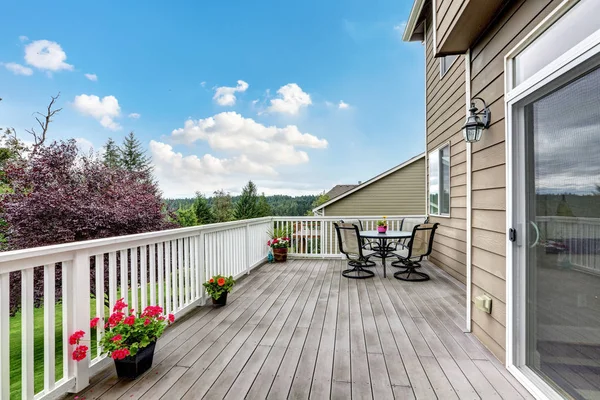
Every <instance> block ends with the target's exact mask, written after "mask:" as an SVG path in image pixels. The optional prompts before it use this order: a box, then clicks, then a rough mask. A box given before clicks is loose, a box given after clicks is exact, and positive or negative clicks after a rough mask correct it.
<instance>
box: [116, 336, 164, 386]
mask: <svg viewBox="0 0 600 400" xmlns="http://www.w3.org/2000/svg"><path fill="white" fill-rule="evenodd" d="M155 346H156V342H152V343H150V344H149V345H148V346H146V347H144V348H143V349H140V350H139V351H138V352H137V353H136V354H135V356H127V357H125V358H124V359H122V360H114V361H115V367H116V368H117V376H118V377H119V378H128V379H135V378H137V377H138V376H140V375H142V374H143V373H144V372H146V371H148V370H149V369H150V367H151V366H152V359H153V358H154V347H155Z"/></svg>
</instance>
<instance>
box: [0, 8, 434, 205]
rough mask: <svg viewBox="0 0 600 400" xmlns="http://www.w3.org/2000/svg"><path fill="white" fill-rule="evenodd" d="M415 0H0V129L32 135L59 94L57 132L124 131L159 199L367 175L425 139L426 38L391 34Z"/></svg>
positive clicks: (283, 188) (295, 189) (317, 187)
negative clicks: (150, 173) (153, 178)
mask: <svg viewBox="0 0 600 400" xmlns="http://www.w3.org/2000/svg"><path fill="white" fill-rule="evenodd" d="M411 5H412V0H393V1H392V0H379V1H372V2H368V3H367V2H365V1H358V0H352V1H323V0H321V1H312V0H305V1H300V2H280V1H279V2H278V1H262V2H247V1H244V2H242V1H238V2H194V1H181V2H152V1H151V2H144V3H141V2H121V1H119V2H117V1H104V2H95V3H89V2H79V1H78V2H75V1H61V2H56V3H53V6H52V7H47V5H46V3H42V2H37V1H34V2H28V3H27V5H25V4H24V3H23V2H11V3H10V4H4V5H3V6H2V8H3V10H2V11H3V15H4V16H5V18H3V35H1V36H0V63H2V64H1V65H0V97H1V98H3V101H2V102H1V103H0V126H13V127H15V128H16V129H17V130H18V132H19V134H20V135H21V137H22V138H23V139H28V138H27V134H26V133H25V132H24V129H26V128H29V127H31V126H33V124H34V122H35V121H34V120H33V117H32V116H31V114H32V113H33V112H35V111H41V110H43V109H44V108H45V106H46V104H47V102H48V100H49V99H50V96H51V95H54V94H56V93H57V92H60V93H61V98H60V102H59V106H61V107H63V111H62V112H61V113H60V114H59V115H58V116H57V117H56V120H55V122H54V123H53V125H51V128H50V138H51V139H57V140H58V139H65V138H78V140H79V141H80V142H81V143H82V147H87V146H89V145H92V146H93V147H94V149H95V150H100V149H101V147H102V145H103V144H104V143H105V142H106V140H107V138H108V137H112V138H114V139H115V140H116V141H118V142H120V141H121V140H122V138H123V137H124V136H125V135H126V134H127V133H128V132H129V131H134V132H135V133H136V135H137V136H138V137H139V138H140V139H141V141H142V142H143V144H144V146H146V148H147V149H148V152H149V154H150V155H151V156H152V157H153V160H154V163H155V165H156V175H157V178H158V180H159V183H160V185H161V188H162V190H163V192H164V194H165V195H166V196H168V197H181V196H189V195H192V194H193V193H194V191H196V190H200V191H202V192H204V193H206V194H210V193H212V191H214V190H216V189H219V188H224V189H226V190H229V191H231V192H232V193H236V192H239V190H240V188H241V186H242V185H243V184H244V183H245V182H246V181H247V180H248V179H253V180H254V181H255V182H256V183H257V185H258V187H259V190H260V191H264V192H266V193H267V194H274V193H282V194H305V193H316V192H320V191H322V190H327V189H329V188H330V187H331V186H333V185H335V184H341V183H356V182H357V181H359V180H360V181H365V180H367V179H369V178H371V177H373V176H375V175H377V174H379V173H381V172H383V171H384V170H386V169H388V168H391V167H393V166H395V165H397V164H399V163H401V162H403V161H404V160H406V159H408V158H410V157H412V156H414V155H416V154H418V153H420V152H422V151H423V150H424V134H423V132H424V98H423V96H424V78H423V74H424V70H423V69H424V67H423V63H424V59H423V47H422V45H421V44H419V43H403V42H402V41H401V34H402V29H403V27H404V23H405V21H406V19H407V18H408V14H409V12H410V7H411ZM32 9H36V10H40V9H43V10H44V11H43V12H33V13H32V12H31V10H32ZM86 74H88V76H87V77H86ZM92 74H93V75H94V76H92ZM90 78H91V79H90ZM94 78H95V80H92V79H94ZM136 114H137V118H135V117H136ZM186 121H187V122H186Z"/></svg>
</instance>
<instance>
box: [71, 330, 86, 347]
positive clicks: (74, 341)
mask: <svg viewBox="0 0 600 400" xmlns="http://www.w3.org/2000/svg"><path fill="white" fill-rule="evenodd" d="M84 335H85V332H84V331H77V332H75V333H73V334H72V335H71V336H69V344H71V345H73V344H79V340H80V339H81V338H82V337H83V336H84Z"/></svg>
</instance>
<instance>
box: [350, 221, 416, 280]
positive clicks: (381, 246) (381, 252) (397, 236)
mask: <svg viewBox="0 0 600 400" xmlns="http://www.w3.org/2000/svg"><path fill="white" fill-rule="evenodd" d="M359 235H360V237H361V238H364V239H375V240H377V247H373V250H374V251H375V253H374V254H373V257H378V258H381V264H382V265H383V277H384V278H385V277H386V273H385V259H386V258H388V256H389V255H390V254H392V252H393V250H395V249H391V248H388V240H401V239H410V237H411V236H412V232H410V231H390V230H388V231H387V232H385V233H379V232H378V231H360V232H359Z"/></svg>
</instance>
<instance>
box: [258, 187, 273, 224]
mask: <svg viewBox="0 0 600 400" xmlns="http://www.w3.org/2000/svg"><path fill="white" fill-rule="evenodd" d="M256 210H257V215H256V216H257V217H259V218H260V217H268V216H270V215H271V214H272V210H271V206H270V205H269V203H268V202H267V198H266V197H265V194H264V193H263V194H262V195H261V196H260V197H259V198H258V203H257V205H256Z"/></svg>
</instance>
